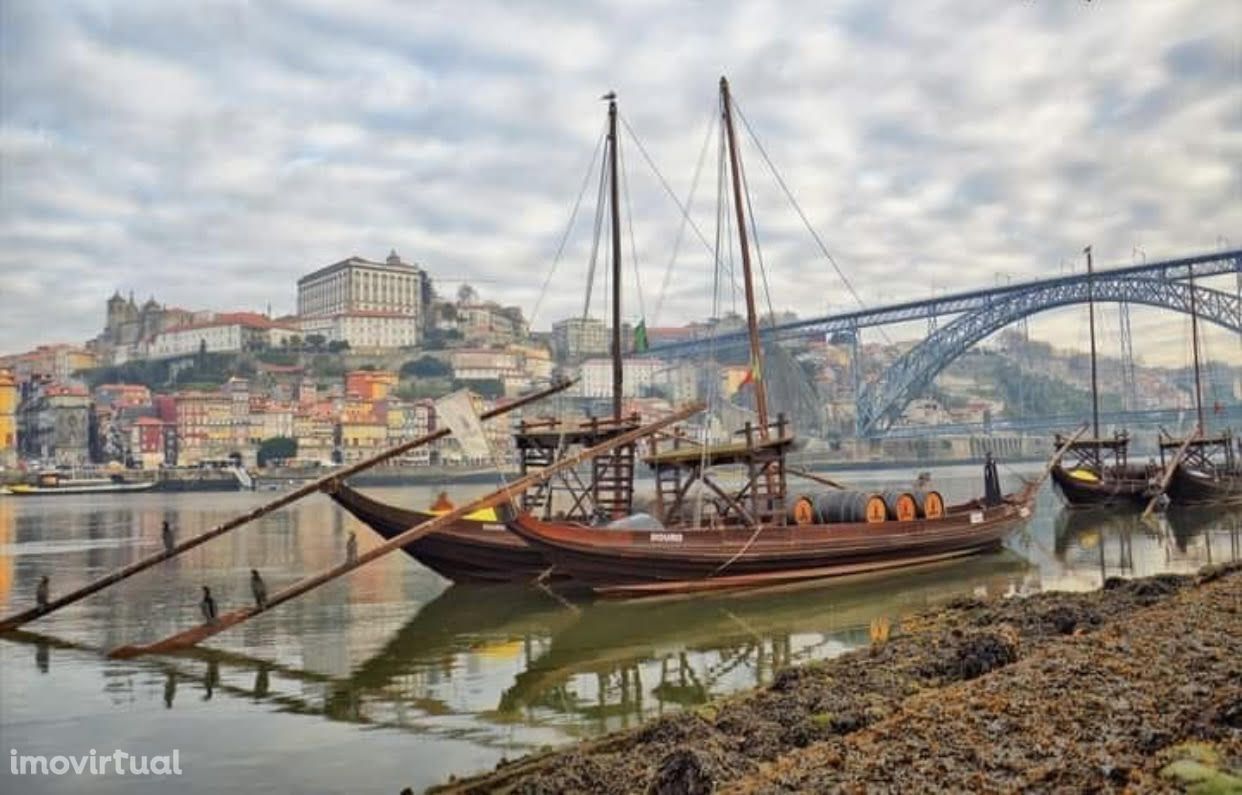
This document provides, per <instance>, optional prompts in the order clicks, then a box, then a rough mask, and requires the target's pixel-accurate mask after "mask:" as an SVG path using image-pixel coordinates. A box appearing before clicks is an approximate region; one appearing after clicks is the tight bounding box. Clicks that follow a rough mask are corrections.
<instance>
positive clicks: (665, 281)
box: [623, 119, 716, 326]
mask: <svg viewBox="0 0 1242 795" xmlns="http://www.w3.org/2000/svg"><path fill="white" fill-rule="evenodd" d="M623 121H624V119H623ZM626 129H627V130H628V129H629V125H628V124H627V125H626ZM715 132H716V125H715V124H714V123H711V122H709V123H708V125H707V133H706V134H705V135H704V136H703V145H702V146H701V147H699V157H698V160H697V161H696V163H695V166H694V177H693V179H691V180H690V193H689V195H688V196H687V197H686V207H687V208H690V207H693V206H694V197H695V194H696V192H697V191H698V188H699V178H700V177H701V176H702V173H703V162H704V161H705V160H706V159H707V147H708V145H709V144H711V141H712V136H713V134H714V133H715ZM630 136H631V137H633V132H632V131H631V132H630ZM689 219H690V215H689V213H688V212H685V213H683V214H682V216H681V222H680V223H679V224H678V226H677V237H676V238H674V240H673V251H672V254H671V255H670V256H669V259H668V264H667V265H665V266H664V276H663V278H662V279H661V280H660V293H659V295H658V296H657V297H656V305H655V311H653V312H652V313H651V323H652V325H653V326H658V325H659V324H660V317H661V314H662V312H663V309H664V297H665V295H666V294H667V293H668V286H669V280H670V279H671V278H672V275H673V264H674V263H675V262H677V255H678V254H679V253H681V243H682V241H683V240H684V239H685V236H686V226H687V224H686V222H687V221H688V220H689Z"/></svg>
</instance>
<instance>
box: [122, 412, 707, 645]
mask: <svg viewBox="0 0 1242 795" xmlns="http://www.w3.org/2000/svg"><path fill="white" fill-rule="evenodd" d="M702 410H703V405H702V404H696V405H693V406H688V407H686V408H684V409H682V410H680V411H678V412H676V413H674V414H673V415H671V416H669V417H666V418H664V419H662V420H659V421H658V422H654V423H651V424H650V425H645V426H643V427H641V428H637V429H635V430H632V431H629V432H627V433H623V434H620V435H619V436H614V437H612V438H611V439H609V440H607V441H605V442H602V443H600V444H597V445H596V446H594V447H591V448H588V449H586V450H582V451H581V452H578V453H576V454H574V455H572V456H568V457H566V458H563V459H561V460H560V461H558V462H556V463H555V464H552V465H551V466H548V467H545V468H543V469H540V470H538V471H537V472H532V473H530V474H528V475H524V476H523V477H520V478H518V479H517V480H515V481H513V482H512V483H510V484H509V485H508V486H506V487H504V488H502V489H498V490H497V491H493V492H492V493H490V494H488V495H486V496H483V497H479V498H478V499H475V500H472V501H470V502H468V503H466V504H465V505H462V506H461V507H460V508H454V509H453V510H451V511H449V512H448V513H446V514H442V515H440V516H437V517H435V518H434V519H428V520H427V521H425V522H422V523H421V524H418V525H415V526H414V527H411V528H410V529H408V530H405V531H404V532H402V533H400V534H398V535H396V536H394V537H392V538H390V539H389V540H387V541H385V542H384V543H383V544H380V545H379V546H377V547H375V548H374V549H369V550H367V551H366V552H364V553H363V554H361V555H359V556H358V557H357V558H356V559H354V560H352V561H346V562H344V563H341V564H340V565H337V566H334V567H332V568H331V569H328V570H327V571H325V572H322V573H320V574H314V575H311V576H310V577H306V578H304V579H302V580H300V581H298V582H296V583H294V584H293V585H291V586H289V587H288V588H285V589H284V590H282V591H278V592H277V593H274V594H272V595H271V597H269V598H268V600H267V608H266V610H271V609H272V608H273V607H275V606H276V605H279V604H281V603H282V602H287V601H289V600H290V599H294V598H296V597H298V596H301V595H302V594H304V593H306V592H307V591H310V590H313V589H315V588H318V587H319V586H320V585H323V584H324V583H327V582H330V581H331V580H334V579H336V578H337V577H340V576H341V575H343V574H348V573H349V572H351V571H353V570H354V569H356V568H358V567H360V566H365V565H366V564H368V563H370V562H371V561H373V560H375V559H377V558H380V557H383V556H384V555H387V554H389V553H390V552H393V551H395V550H398V549H400V548H401V547H403V546H405V545H406V544H409V543H410V542H411V541H415V540H417V539H418V538H420V537H422V536H425V535H427V534H428V533H432V532H435V531H436V530H439V529H440V528H442V527H445V526H446V525H449V524H451V523H453V522H456V521H457V520H458V519H460V518H461V517H463V516H465V515H466V514H468V513H473V512H474V511H479V510H482V509H484V508H491V507H494V506H496V505H500V504H501V503H504V502H507V501H509V500H512V499H513V498H514V497H515V496H516V495H518V494H521V493H522V492H523V491H525V490H526V489H528V488H530V487H531V486H534V485H537V484H539V483H541V482H543V481H545V480H548V479H549V478H551V477H553V476H554V475H556V474H557V473H558V472H561V471H563V470H566V469H569V468H571V467H575V466H578V465H579V464H581V463H582V462H583V461H588V460H590V459H592V458H595V457H597V456H599V455H601V454H603V453H606V452H608V451H609V450H612V449H613V448H616V447H621V446H623V445H627V444H632V443H633V442H636V441H638V440H639V439H641V438H643V437H644V436H648V435H650V434H651V433H652V432H653V431H657V430H659V429H661V428H665V427H667V426H669V425H672V424H673V423H676V422H680V421H682V420H684V419H686V418H688V417H690V416H693V415H694V414H697V413H698V412H700V411H702ZM261 612H265V611H261V610H259V609H258V608H257V607H246V608H242V609H239V610H234V611H232V612H229V613H225V614H224V615H222V616H219V617H218V618H217V619H216V620H215V621H214V622H212V623H210V624H200V625H199V626H197V627H193V628H191V629H187V630H185V631H183V632H179V633H177V634H176V635H172V636H170V637H167V638H164V639H163V640H160V641H156V642H155V643H151V644H147V645H142V646H122V647H120V648H117V649H113V650H112V651H111V652H109V654H108V656H109V657H114V658H127V657H135V656H138V655H140V654H150V653H153V652H171V651H179V650H181V649H186V648H189V647H191V646H194V645H195V644H197V643H199V642H200V641H203V640H206V639H207V638H210V637H211V636H213V635H216V634H218V633H220V632H223V631H224V630H226V629H228V628H229V627H232V626H236V625H237V624H240V623H242V622H243V621H245V620H247V619H249V618H252V617H254V616H256V615H258V614H259V613H261Z"/></svg>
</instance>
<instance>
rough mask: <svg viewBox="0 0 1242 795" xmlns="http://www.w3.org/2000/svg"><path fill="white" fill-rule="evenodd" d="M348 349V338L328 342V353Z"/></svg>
mask: <svg viewBox="0 0 1242 795" xmlns="http://www.w3.org/2000/svg"><path fill="white" fill-rule="evenodd" d="M347 350H349V340H332V341H331V342H329V343H328V353H341V352H343V351H347Z"/></svg>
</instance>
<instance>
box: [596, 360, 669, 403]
mask: <svg viewBox="0 0 1242 795" xmlns="http://www.w3.org/2000/svg"><path fill="white" fill-rule="evenodd" d="M665 366H666V365H665V364H664V362H662V361H660V360H659V359H647V358H641V359H640V358H627V359H623V360H622V367H621V396H622V397H627V398H633V397H645V396H646V395H647V394H648V393H649V392H650V390H651V387H652V386H653V385H655V384H656V383H658V381H657V378H658V376H659V375H660V373H661V372H662V371H663V370H664V369H665ZM578 378H579V381H578V384H577V390H578V394H579V395H581V396H582V397H586V398H607V397H612V359H587V360H586V361H585V362H583V363H582V366H581V367H580V368H579V369H578Z"/></svg>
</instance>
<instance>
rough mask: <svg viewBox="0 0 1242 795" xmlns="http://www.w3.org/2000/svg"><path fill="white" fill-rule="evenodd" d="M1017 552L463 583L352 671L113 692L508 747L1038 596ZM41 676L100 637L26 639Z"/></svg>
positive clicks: (144, 667)
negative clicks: (877, 632) (676, 588)
mask: <svg viewBox="0 0 1242 795" xmlns="http://www.w3.org/2000/svg"><path fill="white" fill-rule="evenodd" d="M1036 580H1037V574H1036V572H1035V570H1034V569H1033V568H1032V567H1031V565H1030V564H1029V563H1028V562H1027V561H1026V560H1025V559H1024V558H1022V557H1020V556H1019V555H1017V554H1015V553H1013V552H1008V551H1006V552H1000V553H996V554H992V555H985V556H981V557H976V558H970V559H966V560H961V561H954V562H949V563H943V564H936V565H931V566H926V567H923V568H920V569H916V570H912V571H908V572H905V573H901V574H892V573H889V574H885V575H883V576H872V577H861V578H850V579H843V580H835V581H832V582H829V583H824V582H820V583H816V584H814V585H810V584H804V585H801V586H796V587H794V586H786V587H783V588H779V589H776V588H774V589H766V590H750V591H741V592H736V593H732V594H727V593H725V594H715V595H710V596H696V597H694V598H677V599H652V600H642V601H634V602H614V601H598V602H580V603H571V602H568V601H565V600H564V599H562V598H561V597H559V596H555V595H553V594H552V593H551V592H546V591H541V590H538V589H534V588H529V587H520V586H510V585H496V586H465V587H463V586H451V587H449V588H448V589H447V590H445V591H444V592H443V593H441V594H440V595H439V596H437V597H436V598H435V599H433V600H432V601H430V602H428V603H427V604H426V605H424V606H423V608H422V609H421V610H420V611H419V612H418V613H417V614H416V615H415V616H414V617H413V618H412V619H410V620H409V621H408V622H407V623H406V624H405V625H404V626H403V627H401V629H400V630H398V631H397V632H396V634H394V635H393V636H392V637H391V638H390V639H389V640H388V641H387V643H385V644H384V645H383V647H381V648H380V649H379V651H377V652H376V653H375V654H374V655H372V656H371V657H370V658H369V659H367V660H366V661H365V662H363V663H361V664H360V665H358V666H356V667H355V668H354V669H353V671H352V673H351V674H350V675H349V676H347V677H339V676H330V675H326V674H322V673H318V672H315V671H308V670H302V669H301V668H299V667H298V666H296V665H293V664H286V663H284V662H272V661H269V660H263V659H259V658H256V657H251V656H249V655H247V654H244V653H237V652H229V651H220V650H212V649H195V650H192V651H189V652H186V653H184V654H181V655H178V656H175V657H158V656H157V657H150V658H143V659H136V660H132V661H126V662H124V663H112V664H110V665H109V671H108V677H107V678H108V679H109V680H110V685H109V690H110V691H111V695H112V696H113V698H114V699H120V700H121V701H125V700H132V698H133V696H134V693H132V692H127V688H134V687H149V688H154V689H156V690H159V691H162V700H163V703H164V706H165V707H166V708H169V709H175V708H177V705H178V703H179V702H180V703H184V702H185V700H186V699H189V700H190V701H191V702H194V703H197V702H202V701H206V700H211V699H213V698H218V697H220V696H225V697H229V698H233V699H240V700H246V701H252V702H256V703H264V704H268V705H269V706H271V707H273V708H274V709H276V710H277V711H279V712H281V713H285V714H297V715H308V716H322V717H326V718H328V719H329V720H333V721H342V722H347V723H356V724H362V725H367V726H372V727H381V728H388V729H398V730H402V731H410V732H416V733H419V734H431V735H438V736H451V737H454V738H458V739H460V738H468V739H469V740H470V741H471V742H473V743H477V744H479V745H483V746H488V747H492V748H503V750H504V751H505V752H506V753H514V752H521V751H524V750H534V749H537V748H539V747H541V746H543V745H545V744H549V743H557V742H563V741H565V740H567V739H572V738H574V737H580V736H590V735H594V734H597V733H599V732H603V731H611V730H614V729H619V728H625V727H628V726H634V725H637V724H638V723H639V722H641V721H642V720H645V719H648V718H651V717H653V716H656V715H660V714H663V713H667V712H672V711H675V710H677V709H680V708H683V707H686V706H692V705H695V704H701V703H703V702H705V701H707V700H709V699H711V698H714V697H717V696H720V695H722V694H725V693H729V692H733V691H736V690H740V689H744V688H747V687H752V686H755V685H762V684H766V683H768V682H770V681H771V680H772V677H773V675H774V674H775V672H776V671H778V670H779V669H781V668H783V667H785V666H788V665H791V664H795V663H803V662H807V661H811V660H817V659H825V658H828V657H833V656H836V655H838V654H841V653H844V652H846V651H849V650H851V649H854V648H858V647H861V646H865V645H867V644H868V643H869V642H870V636H869V632H870V627H871V626H872V624H873V622H876V621H879V620H887V621H889V622H890V623H891V624H892V625H894V626H896V625H898V624H899V623H900V621H901V620H902V618H903V617H905V616H909V615H912V614H914V613H918V612H920V611H923V610H926V609H928V608H931V607H934V606H936V605H939V604H943V603H945V602H947V601H949V600H951V599H953V598H955V597H958V596H962V595H976V596H984V595H1002V594H1007V593H1008V594H1012V593H1016V592H1018V591H1022V590H1025V589H1027V588H1028V587H1029V586H1030V584H1031V582H1032V581H1036ZM9 639H10V640H12V641H15V642H19V643H28V644H30V646H32V647H33V648H32V652H33V655H34V657H35V659H36V664H37V666H38V667H39V669H40V670H43V671H47V670H48V666H49V651H50V652H51V655H50V656H51V658H52V659H51V663H50V664H51V668H52V670H53V671H54V670H55V668H56V664H55V657H56V655H57V654H59V653H65V654H76V655H78V656H80V655H81V654H82V653H83V652H90V653H94V651H95V650H93V649H90V648H89V647H87V646H84V645H81V644H77V643H73V642H65V641H59V640H56V639H51V638H47V637H45V636H42V635H39V634H37V633H29V632H19V633H16V634H14V635H12V636H10V637H9Z"/></svg>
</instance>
